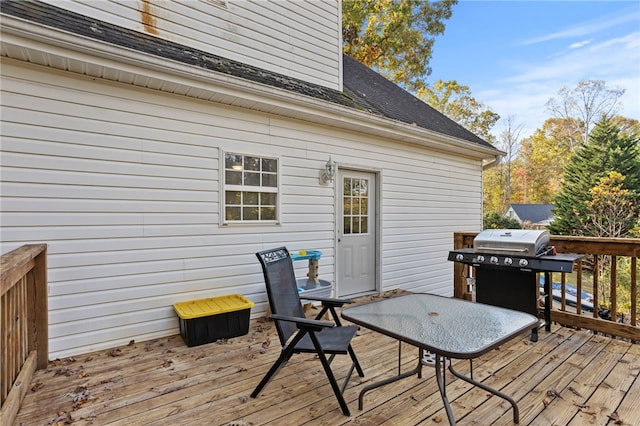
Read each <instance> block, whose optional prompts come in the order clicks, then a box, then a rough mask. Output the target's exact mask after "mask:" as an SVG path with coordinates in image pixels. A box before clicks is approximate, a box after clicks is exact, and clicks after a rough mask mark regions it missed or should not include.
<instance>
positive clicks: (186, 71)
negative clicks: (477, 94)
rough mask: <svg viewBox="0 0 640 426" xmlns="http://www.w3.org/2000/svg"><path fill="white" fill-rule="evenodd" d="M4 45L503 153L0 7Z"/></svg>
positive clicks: (316, 117) (188, 92) (200, 92)
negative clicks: (8, 12)
mask: <svg viewBox="0 0 640 426" xmlns="http://www.w3.org/2000/svg"><path fill="white" fill-rule="evenodd" d="M2 45H3V49H2V51H3V52H6V53H5V54H7V55H8V56H9V57H13V58H15V59H18V60H25V59H24V58H29V59H30V62H33V63H37V64H39V65H44V66H49V67H53V68H59V69H65V70H80V69H81V70H83V73H84V74H85V75H87V76H91V77H98V78H102V79H110V80H114V81H119V82H124V83H127V84H134V85H138V86H143V87H149V88H155V89H156V90H161V91H166V92H170V93H176V94H181V95H185V96H192V97H196V98H198V99H205V100H209V101H213V102H217V103H224V104H228V105H233V106H237V107H242V108H249V109H253V110H257V111H261V112H266V113H269V114H276V115H279V116H283V117H288V118H293V119H299V120H304V121H308V122H313V123H317V124H322V125H328V126H331V127H332V128H341V129H345V130H349V131H353V132H357V133H358V134H367V135H373V136H378V137H381V138H385V139H390V140H394V141H397V142H401V143H407V144H412V145H418V146H423V147H428V148H431V149H436V150H439V151H443V152H450V153H454V154H457V155H462V156H465V157H469V158H476V159H480V160H493V159H495V158H497V157H500V156H502V155H503V154H504V153H503V152H501V151H500V150H498V149H495V148H492V147H486V146H482V145H480V144H477V143H474V142H470V141H466V140H463V139H459V138H455V137H451V136H448V135H444V134H441V133H438V132H434V131H430V130H428V129H425V128H422V127H418V126H416V125H412V124H408V123H404V122H401V121H397V120H392V119H389V118H387V117H383V116H378V115H375V114H372V113H369V112H366V111H360V110H357V109H354V108H350V107H347V106H344V105H339V104H336V103H333V102H330V101H326V100H322V99H316V98H313V97H310V96H305V95H301V94H298V93H295V92H292V91H288V90H284V89H280V88H276V87H273V86H269V85H266V84H263V83H258V82H253V81H249V80H246V79H243V78H240V77H236V76H233V75H228V74H223V73H220V72H216V71H212V70H208V69H204V68H201V67H198V66H194V65H190V64H184V63H181V62H178V61H173V60H169V59H165V58H159V57H158V56H155V55H151V54H148V53H145V52H140V51H138V50H134V49H130V48H125V47H121V46H115V45H113V44H110V43H107V42H103V41H100V40H95V39H92V38H88V37H85V36H82V35H78V34H74V33H70V32H67V31H64V30H60V29H55V28H51V27H47V26H44V25H40V24H36V23H33V22H31V21H28V20H24V19H21V18H17V17H14V16H11V15H6V14H2ZM38 61H40V62H38ZM63 64H64V65H63ZM86 65H91V66H86Z"/></svg>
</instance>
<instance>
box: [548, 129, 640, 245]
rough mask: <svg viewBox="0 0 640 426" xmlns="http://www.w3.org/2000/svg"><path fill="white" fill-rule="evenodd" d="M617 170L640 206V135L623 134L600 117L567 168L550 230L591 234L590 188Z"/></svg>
mask: <svg viewBox="0 0 640 426" xmlns="http://www.w3.org/2000/svg"><path fill="white" fill-rule="evenodd" d="M610 172H618V173H620V174H621V175H622V176H624V177H625V179H624V188H625V189H628V190H629V192H630V194H631V197H632V199H633V200H634V204H635V205H636V206H637V205H640V138H639V137H638V135H637V134H634V135H624V134H622V133H621V131H620V128H619V127H618V126H616V125H615V124H613V123H612V122H611V121H608V120H604V119H603V120H601V121H600V122H599V123H598V124H597V125H596V127H595V128H594V129H593V132H592V133H591V135H590V137H589V140H588V142H587V143H586V144H584V145H582V146H581V147H579V148H578V149H577V150H576V151H575V152H574V154H573V156H572V157H571V158H570V160H569V162H568V163H567V166H566V167H565V169H564V182H563V185H562V188H561V190H560V192H559V193H558V195H557V196H556V198H555V209H554V220H553V223H551V225H550V226H549V231H550V232H551V233H552V234H557V235H583V236H589V235H590V234H589V231H588V230H587V229H585V227H584V225H583V224H584V223H586V222H587V220H586V218H587V217H588V216H589V214H590V211H589V202H590V201H591V194H590V192H589V191H590V190H591V189H592V188H593V187H594V186H596V185H597V184H598V182H599V181H600V180H601V179H602V178H604V177H606V176H608V175H609V173H610Z"/></svg>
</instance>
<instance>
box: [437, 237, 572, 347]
mask: <svg viewBox="0 0 640 426" xmlns="http://www.w3.org/2000/svg"><path fill="white" fill-rule="evenodd" d="M580 257H582V255H578V254H566V253H563V254H556V253H555V249H554V248H553V247H551V246H549V233H548V232H547V231H541V230H521V229H488V230H485V231H482V232H480V233H479V234H478V235H477V236H476V238H475V239H474V240H473V248H469V249H460V250H452V251H450V252H449V260H451V261H454V262H460V263H464V264H467V265H470V266H473V267H474V269H475V296H476V302H479V303H486V304H489V305H494V306H501V307H504V308H510V309H515V310H518V311H522V312H528V313H530V314H533V315H536V316H538V279H537V274H538V273H544V277H545V280H544V289H545V294H546V301H545V308H544V323H542V324H540V325H539V326H538V327H536V328H534V329H533V330H532V333H531V340H532V341H534V342H535V341H537V340H538V328H540V327H542V326H546V327H545V328H546V330H547V331H550V330H551V300H552V299H551V291H550V287H551V274H550V273H551V272H571V271H572V270H573V263H574V262H575V261H576V260H578V259H579V258H580Z"/></svg>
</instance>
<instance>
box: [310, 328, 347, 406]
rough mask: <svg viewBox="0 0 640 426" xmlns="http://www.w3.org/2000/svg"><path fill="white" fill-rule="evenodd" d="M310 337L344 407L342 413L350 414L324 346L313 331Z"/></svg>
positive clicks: (332, 386)
mask: <svg viewBox="0 0 640 426" xmlns="http://www.w3.org/2000/svg"><path fill="white" fill-rule="evenodd" d="M309 337H311V341H312V342H313V346H314V347H315V348H316V351H317V353H318V358H320V362H321V363H322V367H323V368H324V372H325V373H326V374H327V377H328V379H329V383H330V384H331V388H332V389H333V393H334V394H335V395H336V398H337V400H338V403H339V404H340V408H342V413H343V414H344V415H345V416H350V415H351V413H350V412H349V407H347V403H346V401H345V400H344V396H342V392H341V391H340V387H339V386H338V382H336V378H335V376H334V375H333V371H331V366H330V365H329V361H327V357H326V356H325V354H324V351H323V350H322V346H320V342H319V341H318V338H317V337H316V334H315V333H314V332H313V331H311V332H309Z"/></svg>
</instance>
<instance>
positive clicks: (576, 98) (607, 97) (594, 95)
mask: <svg viewBox="0 0 640 426" xmlns="http://www.w3.org/2000/svg"><path fill="white" fill-rule="evenodd" d="M623 94H624V89H609V88H607V87H606V84H605V82H604V81H603V80H582V81H580V82H578V85H577V86H576V87H575V88H573V89H571V90H569V89H568V88H566V87H563V88H562V89H560V90H559V91H558V95H559V96H560V99H555V98H551V99H549V101H548V102H547V108H548V109H549V110H550V111H551V112H552V113H553V115H554V116H555V117H556V118H561V119H564V120H569V122H570V123H572V127H573V128H572V129H570V131H569V132H568V137H569V138H570V139H569V140H570V141H571V149H572V150H573V149H575V148H576V147H577V146H578V145H579V144H581V143H586V142H587V140H588V138H589V133H590V132H591V128H592V127H593V126H594V124H595V123H596V122H597V121H598V120H600V119H605V120H607V119H610V118H611V117H612V116H613V115H614V114H615V112H616V110H617V108H618V107H619V105H620V102H619V99H620V97H621V96H622V95H623ZM575 134H579V135H580V138H579V139H574V135H575Z"/></svg>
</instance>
